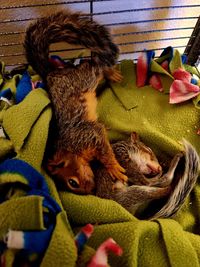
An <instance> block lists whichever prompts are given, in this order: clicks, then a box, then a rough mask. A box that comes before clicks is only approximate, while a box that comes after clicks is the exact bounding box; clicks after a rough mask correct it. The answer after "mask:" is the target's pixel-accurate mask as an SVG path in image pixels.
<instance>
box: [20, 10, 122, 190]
mask: <svg viewBox="0 0 200 267" xmlns="http://www.w3.org/2000/svg"><path fill="white" fill-rule="evenodd" d="M57 42H66V43H69V44H74V45H81V46H83V47H84V48H88V49H89V50H90V51H91V52H92V57H91V60H87V61H86V60H85V61H83V62H82V63H81V64H79V65H76V66H74V65H72V64H71V65H69V64H66V66H64V67H63V68H57V69H55V68H54V67H53V65H52V64H51V62H50V61H49V49H50V45H51V44H53V43H57ZM24 48H25V53H26V57H27V61H28V63H29V64H30V65H31V66H32V67H33V69H34V70H35V71H36V72H37V73H38V74H39V75H40V76H41V77H42V79H43V80H44V82H45V84H46V89H47V91H48V93H49V97H50V99H51V103H52V109H53V116H54V118H55V119H54V124H53V128H52V131H56V133H57V135H56V138H54V140H53V153H52V155H51V156H50V158H49V159H48V161H47V169H48V171H49V173H50V174H51V175H52V176H54V177H55V178H57V179H58V180H60V181H62V182H63V183H64V185H65V186H66V187H67V188H68V189H70V190H72V191H73V192H75V193H80V194H81V193H82V194H86V193H90V192H92V190H93V189H94V174H93V171H92V169H91V167H90V162H91V161H92V160H93V159H97V160H99V161H100V162H101V163H102V164H103V165H104V166H105V168H106V169H107V171H108V172H109V174H110V177H111V179H114V180H115V179H116V180H120V181H126V180H127V177H126V175H125V174H124V169H123V168H122V167H121V166H120V164H119V163H118V162H117V160H116V158H115V155H114V153H113V151H112V148H111V145H110V143H109V141H108V138H107V134H106V130H105V127H104V126H103V125H102V124H101V123H99V122H98V121H97V115H96V88H97V85H98V83H99V81H100V80H101V79H102V77H103V76H105V77H106V78H107V79H110V80H113V81H119V80H120V79H121V75H120V73H119V72H118V71H117V70H116V69H115V68H114V65H115V64H116V61H117V58H118V53H119V50H118V47H117V46H116V45H115V44H114V43H113V41H112V39H111V35H110V33H109V32H108V30H107V29H106V28H105V27H104V26H103V25H100V24H98V23H97V22H95V21H91V20H90V19H89V18H86V17H85V16H83V15H82V14H81V13H78V12H71V11H70V10H66V11H61V12H57V13H55V14H52V15H50V16H47V17H44V18H41V19H38V20H37V21H36V22H34V23H33V24H32V25H30V26H29V27H28V29H27V31H26V35H25V41H24Z"/></svg>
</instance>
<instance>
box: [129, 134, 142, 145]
mask: <svg viewBox="0 0 200 267" xmlns="http://www.w3.org/2000/svg"><path fill="white" fill-rule="evenodd" d="M139 140H140V138H139V135H138V134H137V133H136V132H132V133H131V141H132V142H134V143H135V142H136V141H139Z"/></svg>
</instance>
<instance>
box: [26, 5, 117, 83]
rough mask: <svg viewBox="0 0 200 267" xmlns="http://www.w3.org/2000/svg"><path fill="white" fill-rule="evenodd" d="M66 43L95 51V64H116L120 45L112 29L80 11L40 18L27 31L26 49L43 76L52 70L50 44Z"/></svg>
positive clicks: (29, 61) (93, 53)
mask: <svg viewBox="0 0 200 267" xmlns="http://www.w3.org/2000/svg"><path fill="white" fill-rule="evenodd" d="M58 42H66V43H69V44H74V45H81V46H83V47H84V48H88V49H89V50H90V51H91V52H92V56H93V57H92V59H93V63H94V64H97V65H98V66H102V67H107V66H113V65H114V64H115V63H116V60H117V58H118V54H119V50H118V47H117V46H116V45H115V44H114V43H113V41H112V39H111V35H110V33H109V31H108V30H107V29H106V28H105V27H104V26H103V25H100V24H98V23H97V22H95V21H91V20H90V19H89V18H86V17H84V16H83V15H82V14H81V13H78V12H71V11H69V10H66V11H61V12H57V13H55V14H52V15H50V16H47V17H44V18H41V19H38V20H37V21H36V22H35V23H33V24H32V25H30V26H29V28H28V29H27V31H26V35H25V41H24V48H25V53H26V57H27V60H28V63H29V64H30V65H31V66H32V67H33V69H34V70H35V71H37V72H38V74H40V76H41V77H42V78H46V76H47V74H48V73H49V72H50V71H51V64H50V62H49V46H50V45H51V44H52V43H58Z"/></svg>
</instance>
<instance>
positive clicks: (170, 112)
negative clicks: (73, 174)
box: [0, 55, 200, 267]
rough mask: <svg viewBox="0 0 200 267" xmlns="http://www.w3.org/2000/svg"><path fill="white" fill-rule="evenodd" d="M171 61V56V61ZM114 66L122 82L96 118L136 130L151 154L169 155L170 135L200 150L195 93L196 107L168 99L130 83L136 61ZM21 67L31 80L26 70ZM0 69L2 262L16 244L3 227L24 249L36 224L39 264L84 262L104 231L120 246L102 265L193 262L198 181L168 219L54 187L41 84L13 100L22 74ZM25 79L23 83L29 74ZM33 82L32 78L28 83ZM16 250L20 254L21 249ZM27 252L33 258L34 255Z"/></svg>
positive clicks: (120, 132)
mask: <svg viewBox="0 0 200 267" xmlns="http://www.w3.org/2000/svg"><path fill="white" fill-rule="evenodd" d="M165 56H166V55H165ZM171 57H173V55H171ZM181 62H182V61H181ZM179 63H180V60H179V59H176V60H175V65H176V67H178V65H179ZM181 64H182V63H181ZM158 65H159V64H158ZM159 66H160V65H159ZM153 67H155V66H153V65H152V66H151V68H153ZM165 67H166V69H165V72H163V68H162V67H161V68H160V67H159V68H158V73H157V74H159V75H161V76H159V77H161V82H162V84H164V87H167V86H168V85H169V86H170V84H171V83H172V80H173V77H171V74H169V73H168V71H167V67H169V64H168V65H165ZM119 68H120V69H121V71H122V74H123V75H124V79H123V81H122V83H121V84H112V87H111V88H106V89H105V90H104V91H103V93H102V94H101V95H100V96H99V99H98V100H99V101H98V113H99V119H100V120H101V121H103V122H104V123H105V124H106V126H108V128H109V129H110V130H109V137H110V138H112V139H117V138H118V139H119V138H125V137H126V136H128V135H129V133H130V132H132V131H136V132H138V133H139V135H140V136H141V138H142V140H143V141H145V142H146V143H147V145H150V146H151V147H152V148H153V149H154V150H155V151H157V153H158V154H160V155H170V156H172V155H174V154H175V153H176V152H177V151H179V150H180V149H181V148H182V146H181V145H180V144H179V143H178V141H179V140H181V138H182V137H184V138H186V139H187V140H189V141H190V142H191V143H192V144H193V145H194V146H195V147H196V148H197V150H198V152H200V147H199V138H200V137H199V135H198V134H197V130H198V128H199V126H200V125H199V112H200V110H199V108H198V106H199V98H198V97H197V98H196V100H195V101H196V107H195V106H194V104H193V103H192V100H189V101H187V102H184V103H182V104H175V105H171V104H169V103H168V95H167V94H165V93H161V92H159V91H156V90H154V89H152V87H150V86H145V87H141V88H138V87H137V86H136V66H135V65H134V64H133V62H132V61H123V62H122V63H121V64H120V65H119ZM176 69H177V68H176ZM161 70H162V73H161ZM29 74H31V83H32V82H33V79H32V78H33V76H32V75H33V73H32V72H31V71H29ZM26 75H27V74H26ZM1 77H2V84H1V92H3V91H5V90H6V89H9V88H10V91H11V92H12V97H11V100H12V105H6V106H5V105H2V106H1V111H0V118H1V122H2V126H3V132H4V133H5V136H4V137H0V142H1V143H0V144H2V146H0V170H2V171H0V201H1V204H0V253H1V260H2V262H3V264H4V266H6V267H10V266H12V265H13V263H14V261H15V264H16V260H17V259H19V257H20V252H23V251H22V250H16V249H14V250H13V249H9V248H8V246H9V245H8V244H7V246H5V240H6V239H5V237H6V234H8V233H10V234H18V233H19V232H20V233H24V234H23V235H24V236H25V239H26V237H27V239H26V242H25V239H24V240H23V242H24V243H23V242H21V243H20V244H21V248H24V249H25V248H27V249H28V251H30V250H31V248H32V249H33V250H34V246H35V244H33V245H30V244H31V242H29V241H30V240H31V238H32V239H33V241H34V240H37V236H38V234H39V233H40V231H46V230H47V229H49V228H48V227H49V226H50V225H52V228H51V227H50V229H49V231H50V234H48V235H47V236H48V237H47V239H46V233H45V232H43V233H44V235H45V240H46V241H47V243H45V242H44V243H43V246H41V248H40V249H41V250H39V251H37V253H38V254H40V253H41V251H43V252H42V256H41V255H39V258H37V263H38V262H39V263H38V264H40V266H42V267H48V266H49V267H50V266H57V267H59V266H69V267H70V266H76V265H77V266H87V265H88V264H89V262H91V259H92V256H93V255H94V254H95V251H96V250H97V248H98V247H99V246H101V244H102V243H103V242H105V241H106V240H107V239H109V238H113V239H114V240H115V242H117V244H118V245H119V246H120V248H121V249H122V250H123V254H122V255H121V256H116V255H114V254H112V253H109V257H108V264H109V265H110V266H116V267H117V266H127V267H129V266H130V267H131V266H144V267H145V266H148V267H155V266H158V267H159V266H162V267H163V266H173V267H180V266H183V267H184V266H185V267H186V266H187V267H188V266H193V267H196V266H199V263H200V237H199V221H200V218H199V214H200V203H199V199H200V184H199V181H198V182H197V184H196V186H195V189H194V190H193V191H192V193H191V195H190V197H189V198H188V199H187V200H186V202H185V205H184V207H183V208H182V209H181V210H180V211H179V212H178V213H177V214H176V215H175V216H174V217H173V218H172V219H160V220H157V221H142V220H139V219H137V218H136V217H135V216H134V215H132V214H130V213H129V212H128V211H126V210H125V209H124V208H123V207H121V206H120V205H119V204H118V203H116V202H114V201H112V200H106V199H100V198H98V197H95V196H80V195H75V194H72V193H69V192H65V191H59V190H58V189H57V188H56V186H55V183H54V180H53V179H52V178H51V177H49V176H48V175H47V173H46V172H45V170H44V169H43V166H42V160H43V157H44V151H45V147H46V143H47V137H48V131H49V123H50V120H51V106H50V101H49V98H48V94H47V92H45V91H44V90H43V89H41V88H37V89H31V90H30V91H29V90H27V91H26V90H23V86H22V92H23V97H22V98H21V101H19V103H18V104H16V95H17V93H16V92H17V85H18V83H19V81H20V79H21V77H23V75H21V74H15V75H14V76H13V78H10V79H7V78H5V76H4V73H3V70H2V73H1ZM34 77H35V75H34ZM28 80H29V78H28ZM38 81H39V77H38ZM28 83H29V86H30V80H29V81H28ZM36 84H37V80H36V79H34V85H33V83H32V88H35V87H37V85H36ZM35 85H36V86H35ZM18 89H19V87H18ZM29 89H30V87H29ZM24 93H25V94H24ZM3 104H4V103H3ZM1 155H2V157H1ZM12 162H13V163H14V162H15V164H12ZM8 163H9V164H10V165H9V164H8ZM19 163H20V164H21V165H20V167H17V164H19ZM23 164H24V165H23ZM8 165H9V166H8ZM18 166H19V165H18ZM1 168H2V169H1ZM26 168H28V169H29V171H28V173H27V169H26ZM30 169H31V170H32V171H30ZM32 178H33V180H31V179H32ZM30 181H31V182H30ZM41 189H42V190H41ZM52 222H53V223H52ZM87 224H92V225H93V228H94V232H93V233H92V234H91V236H90V238H88V240H86V241H87V242H86V245H85V246H84V247H81V249H79V252H78V249H77V246H76V237H77V233H79V231H80V229H82V227H83V226H85V225H87ZM10 231H13V232H10ZM34 233H35V237H34ZM26 234H27V235H26ZM11 237H15V235H13V236H12V235H10V238H11ZM34 238H35V239H34ZM39 238H42V235H41V236H40V235H39ZM9 240H12V238H11V239H9ZM21 240H22V239H21ZM109 240H110V239H109ZM7 241H8V240H7ZM9 244H10V243H9ZM11 244H14V243H12V242H11ZM47 244H48V245H47ZM22 245H23V246H22ZM10 247H12V245H11V246H10ZM35 250H36V248H35ZM21 256H22V258H23V259H24V258H26V256H25V254H21ZM27 260H29V261H33V262H34V257H28V259H27ZM38 260H39V261H38Z"/></svg>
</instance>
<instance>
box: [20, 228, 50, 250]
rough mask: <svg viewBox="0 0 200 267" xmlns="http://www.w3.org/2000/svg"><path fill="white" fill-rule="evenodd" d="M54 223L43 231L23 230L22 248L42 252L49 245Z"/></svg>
mask: <svg viewBox="0 0 200 267" xmlns="http://www.w3.org/2000/svg"><path fill="white" fill-rule="evenodd" d="M53 229H54V225H51V226H50V227H49V228H48V229H47V230H43V231H29V232H28V231H27V232H23V237H24V249H25V250H28V251H29V252H30V253H38V254H41V253H44V251H45V250H46V249H47V247H48V245H49V241H50V239H51V235H52V232H53Z"/></svg>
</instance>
